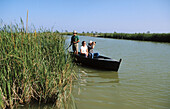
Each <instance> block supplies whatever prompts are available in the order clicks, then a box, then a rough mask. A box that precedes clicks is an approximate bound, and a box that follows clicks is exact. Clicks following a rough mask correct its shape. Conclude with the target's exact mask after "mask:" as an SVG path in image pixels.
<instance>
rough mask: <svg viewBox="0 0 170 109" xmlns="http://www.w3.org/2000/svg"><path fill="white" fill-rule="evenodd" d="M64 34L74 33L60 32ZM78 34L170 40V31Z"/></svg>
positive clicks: (141, 39)
mask: <svg viewBox="0 0 170 109" xmlns="http://www.w3.org/2000/svg"><path fill="white" fill-rule="evenodd" d="M60 34H62V35H72V33H71V32H64V33H60ZM78 35H83V36H93V37H102V38H114V39H127V40H140V41H154V42H170V33H116V32H114V33H97V32H95V33H93V32H91V33H89V32H87V33H84V32H82V33H79V34H78Z"/></svg>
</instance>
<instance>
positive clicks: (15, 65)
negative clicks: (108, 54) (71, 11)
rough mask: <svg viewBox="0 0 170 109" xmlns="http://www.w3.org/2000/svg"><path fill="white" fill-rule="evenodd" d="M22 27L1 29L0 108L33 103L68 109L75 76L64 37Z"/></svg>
mask: <svg viewBox="0 0 170 109" xmlns="http://www.w3.org/2000/svg"><path fill="white" fill-rule="evenodd" d="M21 24H22V25H21V28H20V27H19V26H18V25H17V24H16V25H10V26H9V25H4V26H3V27H1V28H0V52H1V53H0V72H1V73H0V107H1V108H14V107H17V106H19V105H20V104H28V103H31V102H34V101H36V102H38V103H49V102H50V103H54V106H55V107H57V108H67V107H68V106H67V102H68V100H69V99H71V98H70V95H71V88H72V79H73V76H74V73H73V71H72V68H73V65H72V60H71V58H70V56H69V54H68V53H67V51H65V48H66V47H65V38H64V37H62V36H60V35H58V34H57V33H53V32H38V33H37V32H36V31H35V32H32V33H26V32H25V28H24V26H23V21H22V20H21Z"/></svg>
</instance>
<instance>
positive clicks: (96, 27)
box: [0, 0, 170, 33]
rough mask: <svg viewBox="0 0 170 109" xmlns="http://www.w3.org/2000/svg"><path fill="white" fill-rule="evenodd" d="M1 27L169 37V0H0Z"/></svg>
mask: <svg viewBox="0 0 170 109" xmlns="http://www.w3.org/2000/svg"><path fill="white" fill-rule="evenodd" d="M0 4H1V5H0V19H1V22H0V23H1V24H0V25H1V26H2V25H3V24H11V23H12V24H15V23H18V24H19V23H20V18H22V19H23V21H24V23H25V24H26V17H27V10H28V26H29V27H30V28H33V25H34V27H35V29H39V28H42V27H43V28H44V29H53V30H54V31H55V30H58V31H60V32H64V31H65V30H67V31H70V32H71V31H73V30H76V31H78V32H83V31H84V32H92V31H93V32H108V33H112V32H117V33H146V32H147V31H150V32H151V33H170V0H0Z"/></svg>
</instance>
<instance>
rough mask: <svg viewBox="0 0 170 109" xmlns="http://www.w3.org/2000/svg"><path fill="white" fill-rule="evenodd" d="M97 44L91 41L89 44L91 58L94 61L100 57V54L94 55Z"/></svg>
mask: <svg viewBox="0 0 170 109" xmlns="http://www.w3.org/2000/svg"><path fill="white" fill-rule="evenodd" d="M95 45H96V42H93V41H92V40H90V43H89V44H88V52H89V57H90V58H92V59H93V57H94V56H95V57H98V56H99V53H94V52H93V48H94V47H95Z"/></svg>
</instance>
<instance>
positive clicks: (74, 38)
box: [70, 30, 80, 54]
mask: <svg viewBox="0 0 170 109" xmlns="http://www.w3.org/2000/svg"><path fill="white" fill-rule="evenodd" d="M79 42H80V40H79V37H78V36H77V31H75V30H74V31H73V36H72V37H71V44H70V45H72V49H73V52H74V54H78V43H79Z"/></svg>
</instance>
